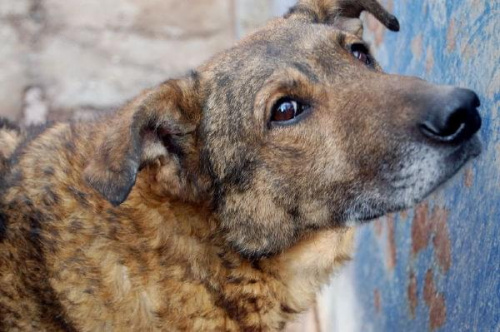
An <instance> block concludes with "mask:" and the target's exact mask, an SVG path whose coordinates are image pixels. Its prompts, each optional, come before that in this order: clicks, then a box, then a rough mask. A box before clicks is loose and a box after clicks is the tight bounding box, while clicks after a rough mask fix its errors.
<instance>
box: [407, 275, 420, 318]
mask: <svg viewBox="0 0 500 332" xmlns="http://www.w3.org/2000/svg"><path fill="white" fill-rule="evenodd" d="M408 279H409V282H408V290H407V296H408V305H409V307H410V315H411V318H412V319H415V314H416V310H417V305H418V294H417V277H416V276H415V272H413V271H410V275H409V277H408Z"/></svg>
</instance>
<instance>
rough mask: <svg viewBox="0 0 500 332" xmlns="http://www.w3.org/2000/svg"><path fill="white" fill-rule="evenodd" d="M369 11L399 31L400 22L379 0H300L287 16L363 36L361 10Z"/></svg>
mask: <svg viewBox="0 0 500 332" xmlns="http://www.w3.org/2000/svg"><path fill="white" fill-rule="evenodd" d="M363 11H367V12H369V13H370V14H372V15H373V16H375V17H376V18H377V19H378V20H379V21H380V22H382V24H384V25H385V26H386V27H387V28H388V29H390V30H392V31H399V22H398V19H397V18H396V17H394V16H393V15H391V14H389V13H388V12H387V11H386V10H385V9H384V7H382V5H380V3H378V2H377V0H299V2H298V3H297V5H295V6H294V7H292V8H291V9H290V11H289V12H288V14H286V15H285V18H288V19H296V20H303V21H307V22H312V23H320V24H329V25H332V26H334V27H336V28H338V29H340V30H344V31H348V32H350V33H353V34H356V35H358V36H359V37H361V35H362V33H363V25H362V23H361V21H360V20H359V16H360V15H361V12H363Z"/></svg>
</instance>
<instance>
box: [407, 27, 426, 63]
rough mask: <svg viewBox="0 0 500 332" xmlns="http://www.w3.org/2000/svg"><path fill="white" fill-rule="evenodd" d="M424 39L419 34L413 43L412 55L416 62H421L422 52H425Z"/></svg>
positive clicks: (411, 47)
mask: <svg viewBox="0 0 500 332" xmlns="http://www.w3.org/2000/svg"><path fill="white" fill-rule="evenodd" d="M422 43H423V37H422V34H420V33H419V34H418V35H417V36H416V37H415V38H414V39H413V40H412V41H411V46H410V49H411V53H412V54H413V56H414V57H415V59H416V60H420V59H421V58H422V52H423V46H422Z"/></svg>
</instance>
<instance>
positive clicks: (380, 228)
mask: <svg viewBox="0 0 500 332" xmlns="http://www.w3.org/2000/svg"><path fill="white" fill-rule="evenodd" d="M383 228H384V225H383V224H382V219H380V218H379V219H377V220H375V221H374V222H373V229H374V230H375V234H376V235H377V236H378V237H380V236H382V231H383Z"/></svg>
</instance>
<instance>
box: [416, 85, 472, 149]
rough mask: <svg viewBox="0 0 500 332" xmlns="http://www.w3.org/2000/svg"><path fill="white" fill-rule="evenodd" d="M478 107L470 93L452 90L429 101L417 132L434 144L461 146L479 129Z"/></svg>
mask: <svg viewBox="0 0 500 332" xmlns="http://www.w3.org/2000/svg"><path fill="white" fill-rule="evenodd" d="M480 105H481V102H480V101H479V97H478V96H477V94H476V93H475V92H474V91H471V90H467V89H460V88H455V89H453V91H451V93H449V94H446V96H444V97H439V98H432V100H431V103H430V105H428V109H427V112H426V113H427V114H426V116H425V119H424V120H423V121H422V122H421V123H420V131H421V132H422V133H423V134H424V135H425V136H427V137H429V138H431V139H432V140H434V141H438V142H442V143H454V144H460V143H463V142H465V141H467V140H468V139H469V138H471V137H472V136H473V135H474V134H475V133H476V132H477V131H478V130H479V128H481V117H480V116H479V113H478V111H477V108H478V107H479V106H480Z"/></svg>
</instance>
